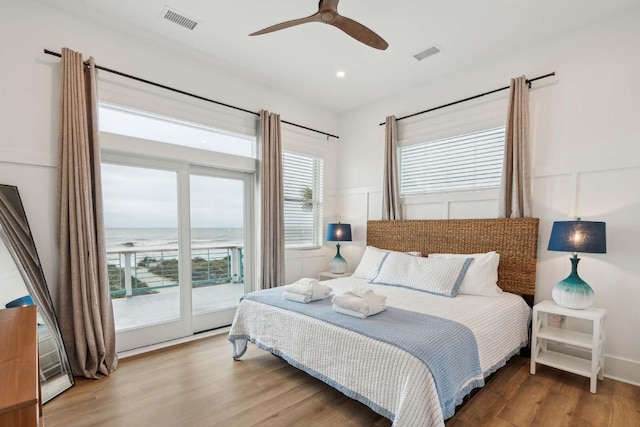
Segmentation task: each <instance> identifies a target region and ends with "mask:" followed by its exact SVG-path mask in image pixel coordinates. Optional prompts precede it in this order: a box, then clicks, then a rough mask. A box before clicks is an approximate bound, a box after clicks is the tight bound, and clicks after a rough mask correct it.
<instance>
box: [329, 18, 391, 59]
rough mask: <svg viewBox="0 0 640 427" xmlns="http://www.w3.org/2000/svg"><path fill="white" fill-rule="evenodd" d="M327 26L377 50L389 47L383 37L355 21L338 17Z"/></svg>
mask: <svg viewBox="0 0 640 427" xmlns="http://www.w3.org/2000/svg"><path fill="white" fill-rule="evenodd" d="M327 24H329V25H333V26H334V27H336V28H339V29H341V30H342V31H344V32H345V33H347V34H349V35H350V36H351V37H353V38H354V39H356V40H358V41H359V42H362V43H364V44H366V45H368V46H371V47H373V48H375V49H380V50H385V49H386V48H387V47H389V43H387V42H386V41H384V39H383V38H382V37H380V36H379V35H377V34H376V33H374V32H373V31H371V30H370V29H369V28H367V27H365V26H364V25H362V24H361V23H359V22H356V21H354V20H353V19H349V18H347V17H345V16H342V15H336V17H335V18H334V19H333V21H331V22H327Z"/></svg>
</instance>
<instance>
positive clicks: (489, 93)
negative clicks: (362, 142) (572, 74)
mask: <svg viewBox="0 0 640 427" xmlns="http://www.w3.org/2000/svg"><path fill="white" fill-rule="evenodd" d="M555 75H556V72H555V71H554V72H552V73H549V74H545V75H544V76H538V77H535V78H533V79H527V83H528V84H529V87H531V83H532V82H535V81H536V80H541V79H546V78H547V77H551V76H555ZM510 87H511V86H505V87H501V88H500V89H494V90H490V91H489V92H485V93H481V94H480V95H475V96H470V97H469V98H465V99H461V100H459V101H454V102H450V103H448V104H444V105H440V106H438V107H433V108H429V109H428V110H424V111H420V112H418V113H413V114H409V115H408V116H403V117H400V118H398V119H396V121H398V122H399V121H400V120H404V119H408V118H410V117H415V116H419V115H421V114H425V113H430V112H432V111H436V110H440V109H441V108H445V107H451V106H452V105H456V104H461V103H463V102H467V101H471V100H472V99H477V98H481V97H483V96H486V95H491V94H492V93H496V92H501V91H503V90H507V89H509V88H510ZM384 125H385V123H384V122H383V123H380V126H384Z"/></svg>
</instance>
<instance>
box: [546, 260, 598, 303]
mask: <svg viewBox="0 0 640 427" xmlns="http://www.w3.org/2000/svg"><path fill="white" fill-rule="evenodd" d="M579 261H580V258H578V257H577V256H575V255H574V257H573V258H571V274H569V276H568V277H567V278H566V279H564V280H562V281H560V282H558V284H557V285H555V286H554V288H553V290H552V291H551V296H552V297H553V300H554V301H555V302H556V304H558V305H559V306H561V307H565V308H571V309H574V310H584V309H585V308H588V307H591V304H593V299H594V297H595V295H594V293H593V289H591V286H589V285H588V284H587V283H586V282H585V281H584V280H582V279H581V278H580V276H578V262H579Z"/></svg>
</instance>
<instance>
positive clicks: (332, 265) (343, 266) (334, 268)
mask: <svg viewBox="0 0 640 427" xmlns="http://www.w3.org/2000/svg"><path fill="white" fill-rule="evenodd" d="M336 248H337V249H338V250H337V252H336V256H335V257H333V259H332V260H331V261H329V271H330V272H332V273H336V274H343V273H346V272H347V261H346V260H345V259H344V258H342V256H341V255H340V243H338V244H337V245H336Z"/></svg>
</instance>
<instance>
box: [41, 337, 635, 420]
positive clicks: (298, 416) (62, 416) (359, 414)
mask: <svg viewBox="0 0 640 427" xmlns="http://www.w3.org/2000/svg"><path fill="white" fill-rule="evenodd" d="M588 382H589V380H588V379H587V378H584V377H580V376H577V375H572V374H569V373H566V372H562V371H559V370H556V369H553V368H548V367H540V369H539V370H538V374H537V375H535V376H532V375H530V374H529V360H528V359H524V358H522V357H518V356H516V357H514V358H513V359H511V360H510V361H509V362H508V363H507V365H506V366H505V367H504V368H503V369H501V370H500V371H498V372H497V373H496V374H495V376H493V377H492V378H491V380H490V381H489V382H488V384H487V385H486V386H485V387H484V388H483V389H482V390H480V391H479V392H478V393H477V394H476V395H475V396H474V397H473V398H471V399H470V401H469V402H468V403H467V404H466V405H465V406H464V407H462V408H461V409H459V411H458V413H457V414H456V415H454V417H453V418H451V419H450V420H448V421H447V423H446V425H447V427H472V426H473V427H477V426H492V427H493V426H497V427H513V426H518V427H527V426H531V427H534V426H540V425H545V426H546V425H576V426H578V425H581V426H582V425H597V426H616V427H617V426H618V425H620V426H625V425H634V426H635V425H640V424H638V423H637V420H638V416H639V415H640V387H634V386H631V385H628V384H624V383H620V382H617V381H613V380H610V379H605V380H604V381H600V382H599V383H598V393H597V394H595V395H594V394H591V393H589V385H588ZM44 411H45V422H46V425H47V426H48V427H54V426H69V427H74V426H86V425H101V426H122V425H135V426H154V427H155V426H175V425H188V426H212V425H225V426H235V425H241V426H243V427H244V426H258V425H259V426H261V427H263V426H266V427H270V426H273V427H280V426H323V427H336V426H340V427H342V426H352V427H357V426H380V427H382V426H384V427H388V426H390V425H391V422H390V421H389V420H388V419H386V418H384V417H382V416H380V415H378V414H377V413H375V412H374V411H372V410H371V409H369V408H368V407H366V406H365V405H363V404H361V403H359V402H357V401H355V400H353V399H350V398H348V397H346V396H344V395H343V394H342V393H340V392H339V391H337V390H335V389H333V388H331V387H329V386H328V385H326V384H325V383H323V382H322V381H319V380H317V379H315V378H312V377H310V376H309V375H307V374H305V373H304V372H302V371H300V370H298V369H296V368H294V367H292V366H290V365H288V364H287V363H285V362H284V361H282V360H281V359H279V358H277V357H274V356H273V355H271V354H270V353H267V352H264V351H262V350H259V349H257V348H256V347H255V346H253V345H250V346H249V350H248V352H247V354H246V355H245V356H244V357H243V359H242V360H241V361H234V360H233V359H232V358H231V345H230V344H229V342H228V341H227V340H226V336H216V337H211V338H205V339H202V340H199V341H194V342H190V343H186V344H182V345H179V346H175V347H171V348H167V349H163V350H158V351H156V352H152V353H147V354H144V355H140V356H136V357H135V358H128V359H124V360H121V361H120V366H119V368H118V370H117V371H116V372H115V373H114V374H112V375H111V376H110V377H106V378H102V379H100V380H82V379H79V380H78V381H77V382H76V386H75V387H73V388H72V389H70V390H68V391H67V392H65V393H63V394H62V395H60V396H59V397H57V398H56V399H54V400H53V401H51V402H49V403H47V404H46V405H45V406H44ZM614 422H615V423H619V424H614ZM630 422H633V423H634V424H629V423H630ZM563 423H565V424H563Z"/></svg>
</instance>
